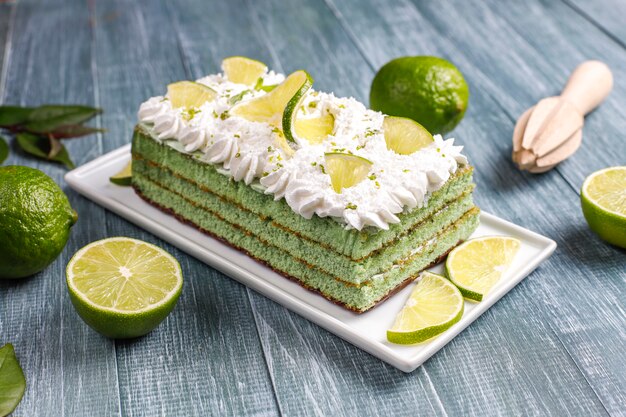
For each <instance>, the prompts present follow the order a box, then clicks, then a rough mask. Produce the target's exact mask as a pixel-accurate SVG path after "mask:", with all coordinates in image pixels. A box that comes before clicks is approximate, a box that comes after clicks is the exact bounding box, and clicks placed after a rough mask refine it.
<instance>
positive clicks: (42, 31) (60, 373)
mask: <svg viewBox="0 0 626 417" xmlns="http://www.w3.org/2000/svg"><path fill="white" fill-rule="evenodd" d="M5 7H6V5H2V8H3V9H4V8H5ZM14 7H15V8H16V13H15V17H14V19H15V20H14V21H13V22H12V25H11V27H12V33H11V34H10V38H11V39H12V42H11V44H10V45H8V48H10V49H9V50H8V51H7V53H6V54H5V55H4V56H7V57H9V58H8V60H7V62H5V65H7V69H6V80H5V85H4V87H5V88H4V91H3V96H2V102H3V103H11V104H23V105H39V104H44V103H50V102H52V103H82V104H90V105H93V104H94V94H93V80H92V77H91V69H90V67H91V48H90V37H91V28H90V25H89V11H88V9H87V5H86V4H85V3H84V2H78V1H76V2H72V3H66V4H52V3H51V2H49V1H45V2H37V1H22V2H20V3H18V4H16V5H15V6H14ZM97 142H98V139H97V138H96V137H95V136H93V137H88V138H83V139H79V140H74V141H71V143H69V144H68V149H69V151H70V153H71V154H72V155H73V156H74V159H75V161H76V162H77V163H80V162H82V161H84V159H83V158H82V157H81V156H82V155H86V154H88V153H89V150H90V149H91V148H93V147H94V146H95V145H96V143H97ZM6 163H7V164H16V165H28V166H31V167H35V168H38V169H41V170H42V171H44V172H45V173H47V174H48V175H50V176H51V177H52V178H53V179H54V180H55V181H56V182H57V183H58V184H60V185H61V186H62V187H63V188H64V190H65V191H66V193H67V194H68V197H69V198H70V202H71V204H72V206H73V207H74V209H75V210H76V211H77V212H78V213H79V221H78V223H77V224H76V225H75V226H74V229H73V231H72V235H71V237H70V240H69V242H68V244H67V246H66V248H65V250H64V251H63V253H62V254H61V255H60V256H59V258H58V259H57V260H56V261H55V262H54V263H53V264H52V265H51V266H50V267H48V268H47V269H45V270H44V271H43V272H41V273H39V274H37V275H35V276H33V277H31V278H29V279H24V280H20V281H0V300H2V303H1V304H2V307H1V308H0V344H4V343H6V342H11V343H13V344H14V346H15V349H16V352H17V355H18V357H19V359H20V362H21V364H22V367H23V369H24V372H25V374H26V381H27V390H26V393H25V395H24V398H23V400H22V402H21V403H20V405H19V406H18V409H17V410H16V412H15V415H20V416H35V415H37V416H47V415H49V416H58V415H90V416H116V415H120V409H119V395H118V390H117V371H116V362H115V349H114V346H113V344H112V343H108V342H107V341H106V340H105V339H104V338H102V337H101V336H99V335H98V334H96V333H95V332H93V331H92V330H91V329H89V328H88V327H87V326H86V325H85V324H84V323H83V322H82V321H81V320H80V318H79V317H78V316H77V315H76V313H75V311H74V308H73V307H72V305H71V303H70V300H69V297H68V295H67V290H66V285H65V282H64V281H65V265H66V263H67V261H68V260H69V258H70V256H71V255H72V254H73V253H74V252H75V251H76V250H77V249H78V248H80V247H81V246H83V245H84V244H85V243H87V242H89V241H91V240H94V239H96V238H98V237H101V236H102V235H104V234H106V231H104V230H102V231H101V230H99V229H101V225H100V218H101V217H102V216H103V214H104V210H102V209H100V208H99V207H98V206H96V205H94V204H91V203H89V202H88V201H86V200H84V199H83V198H80V197H79V196H78V195H76V194H75V193H72V192H69V191H68V190H67V187H65V186H64V184H63V175H64V174H65V172H66V171H65V169H64V168H62V167H60V166H58V165H54V164H50V163H45V162H40V161H37V160H34V159H32V158H30V157H26V156H24V155H23V154H22V153H21V152H18V151H17V150H16V148H15V147H13V149H12V153H11V156H10V158H9V159H8V160H7V162H6Z"/></svg>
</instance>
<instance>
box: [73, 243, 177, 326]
mask: <svg viewBox="0 0 626 417" xmlns="http://www.w3.org/2000/svg"><path fill="white" fill-rule="evenodd" d="M66 273H67V288H68V290H69V293H70V299H71V300H72V304H74V307H75V308H76V311H77V312H78V315H79V316H80V317H81V318H82V319H83V320H84V321H85V322H86V323H87V324H88V325H89V326H91V327H92V328H93V329H95V330H96V331H98V332H99V333H101V334H103V335H105V336H107V337H111V338H131V337H138V336H143V335H145V334H146V333H148V332H150V331H151V330H152V329H154V328H155V327H156V326H157V325H158V324H159V323H160V322H161V321H163V319H165V317H167V315H168V314H169V313H170V311H172V309H173V308H174V306H175V305H176V301H177V300H178V297H179V295H180V292H181V289H182V286H183V275H182V271H181V269H180V265H179V263H178V261H176V259H174V257H173V256H172V255H170V254H169V253H167V252H166V251H164V250H163V249H161V248H159V247H157V246H154V245H151V244H149V243H146V242H142V241H141V240H136V239H130V238H127V237H113V238H108V239H104V240H99V241H96V242H93V243H90V244H89V245H87V246H85V247H84V248H82V249H80V250H79V251H78V252H76V254H75V255H74V256H73V257H72V259H71V260H70V262H69V264H68V265H67V270H66Z"/></svg>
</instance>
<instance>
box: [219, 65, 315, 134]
mask: <svg viewBox="0 0 626 417" xmlns="http://www.w3.org/2000/svg"><path fill="white" fill-rule="evenodd" d="M311 85H313V79H312V78H311V76H310V75H309V74H307V72H306V71H303V70H299V71H296V72H294V73H292V74H290V75H289V76H288V77H287V78H286V79H285V81H283V82H282V83H281V84H280V85H278V87H276V88H275V89H273V90H272V91H270V92H269V93H267V94H265V95H262V96H261V97H258V98H255V99H253V100H249V101H244V102H242V103H240V104H238V105H236V106H235V107H233V108H232V110H231V111H230V114H232V115H235V116H239V117H243V118H244V119H247V120H250V121H252V122H264V123H269V124H271V125H273V126H276V127H278V128H282V127H284V126H285V123H284V122H283V120H285V118H286V119H287V120H291V115H292V113H294V112H295V109H296V106H297V103H298V102H299V101H300V100H301V98H302V97H303V96H304V94H305V93H306V92H307V90H308V89H309V88H311ZM287 125H288V127H290V124H289V123H288V124H287ZM285 136H286V137H287V140H290V136H289V135H287V132H285Z"/></svg>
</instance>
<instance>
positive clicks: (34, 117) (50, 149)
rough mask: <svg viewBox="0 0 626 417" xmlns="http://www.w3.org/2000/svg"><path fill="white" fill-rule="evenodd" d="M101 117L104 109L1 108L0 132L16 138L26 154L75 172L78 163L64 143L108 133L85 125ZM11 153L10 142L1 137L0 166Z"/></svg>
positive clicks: (86, 107) (68, 106)
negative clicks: (64, 141)
mask: <svg viewBox="0 0 626 417" xmlns="http://www.w3.org/2000/svg"><path fill="white" fill-rule="evenodd" d="M100 113H102V110H100V109H97V108H94V107H89V106H76V105H44V106H39V107H20V106H0V128H2V129H4V130H5V131H7V132H9V133H10V134H12V135H13V136H14V137H15V142H16V144H17V146H19V147H20V148H21V149H22V150H23V151H24V152H26V153H28V154H30V155H32V156H35V157H37V158H40V159H45V160H48V161H53V162H58V163H61V164H63V165H65V166H66V167H67V168H69V169H72V168H74V163H73V162H72V160H71V158H70V156H69V153H68V152H67V149H66V148H65V146H64V145H63V143H62V142H61V140H63V139H73V138H78V137H81V136H86V135H91V134H93V133H98V132H104V129H99V128H95V127H91V126H85V125H84V123H85V122H87V121H89V120H91V119H92V118H93V117H95V116H96V115H98V114H100ZM8 153H9V147H8V145H7V143H6V140H4V139H3V138H2V137H0V164H1V163H2V162H3V161H4V160H5V159H6V157H7V156H8Z"/></svg>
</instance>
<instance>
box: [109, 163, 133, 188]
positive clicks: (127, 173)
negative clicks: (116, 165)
mask: <svg viewBox="0 0 626 417" xmlns="http://www.w3.org/2000/svg"><path fill="white" fill-rule="evenodd" d="M132 164H133V161H128V164H126V166H125V167H124V168H122V170H121V171H120V172H118V173H117V174H115V175H113V176H112V177H109V181H111V182H112V183H113V184H117V185H123V186H128V185H130V183H131V180H132V178H133V172H132Z"/></svg>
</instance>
